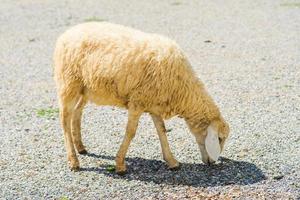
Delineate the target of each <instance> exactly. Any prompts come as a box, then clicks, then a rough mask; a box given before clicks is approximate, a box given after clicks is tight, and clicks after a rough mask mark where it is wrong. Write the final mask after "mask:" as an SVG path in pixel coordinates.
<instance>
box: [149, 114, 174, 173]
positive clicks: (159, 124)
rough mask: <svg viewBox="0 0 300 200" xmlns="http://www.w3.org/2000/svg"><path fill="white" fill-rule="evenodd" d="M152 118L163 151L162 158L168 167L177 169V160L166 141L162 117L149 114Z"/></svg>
mask: <svg viewBox="0 0 300 200" xmlns="http://www.w3.org/2000/svg"><path fill="white" fill-rule="evenodd" d="M151 117H152V120H153V122H154V125H155V127H156V130H157V133H158V137H159V140H160V145H161V149H162V153H163V158H164V160H165V161H166V162H167V163H168V166H169V168H170V169H177V168H178V167H179V163H178V161H177V160H176V159H175V158H174V156H173V154H172V152H171V149H170V146H169V143H168V138H167V134H166V133H167V131H166V128H165V123H164V121H163V119H162V118H161V117H160V116H158V115H154V114H151Z"/></svg>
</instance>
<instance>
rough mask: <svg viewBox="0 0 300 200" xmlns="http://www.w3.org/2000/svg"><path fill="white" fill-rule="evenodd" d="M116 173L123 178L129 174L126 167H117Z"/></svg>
mask: <svg viewBox="0 0 300 200" xmlns="http://www.w3.org/2000/svg"><path fill="white" fill-rule="evenodd" d="M116 173H117V174H118V175H120V176H123V175H125V174H126V173H127V170H126V166H125V165H119V166H118V165H116Z"/></svg>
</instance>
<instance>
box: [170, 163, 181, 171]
mask: <svg viewBox="0 0 300 200" xmlns="http://www.w3.org/2000/svg"><path fill="white" fill-rule="evenodd" d="M180 167H181V166H180V164H179V163H178V164H177V165H175V166H172V167H169V170H171V171H177V170H179V169H180Z"/></svg>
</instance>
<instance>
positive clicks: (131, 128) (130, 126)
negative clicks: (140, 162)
mask: <svg viewBox="0 0 300 200" xmlns="http://www.w3.org/2000/svg"><path fill="white" fill-rule="evenodd" d="M141 114H142V113H141V112H137V111H132V110H128V122H127V127H126V133H125V136H124V139H123V142H122V144H121V146H120V149H119V151H118V153H117V156H116V172H117V173H118V174H120V175H122V174H125V173H126V163H125V156H126V153H127V150H128V147H129V145H130V142H131V140H132V139H133V138H134V136H135V133H136V129H137V126H138V121H139V118H140V116H141Z"/></svg>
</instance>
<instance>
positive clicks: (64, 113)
mask: <svg viewBox="0 0 300 200" xmlns="http://www.w3.org/2000/svg"><path fill="white" fill-rule="evenodd" d="M71 104H72V103H71V102H66V101H62V102H61V106H60V118H61V124H62V127H63V131H64V138H65V146H66V150H67V157H68V160H69V162H70V168H71V170H72V171H78V170H79V160H78V158H77V156H76V152H75V148H74V144H73V139H72V135H71V120H72V114H73V113H72V111H73V106H72V105H71Z"/></svg>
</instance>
